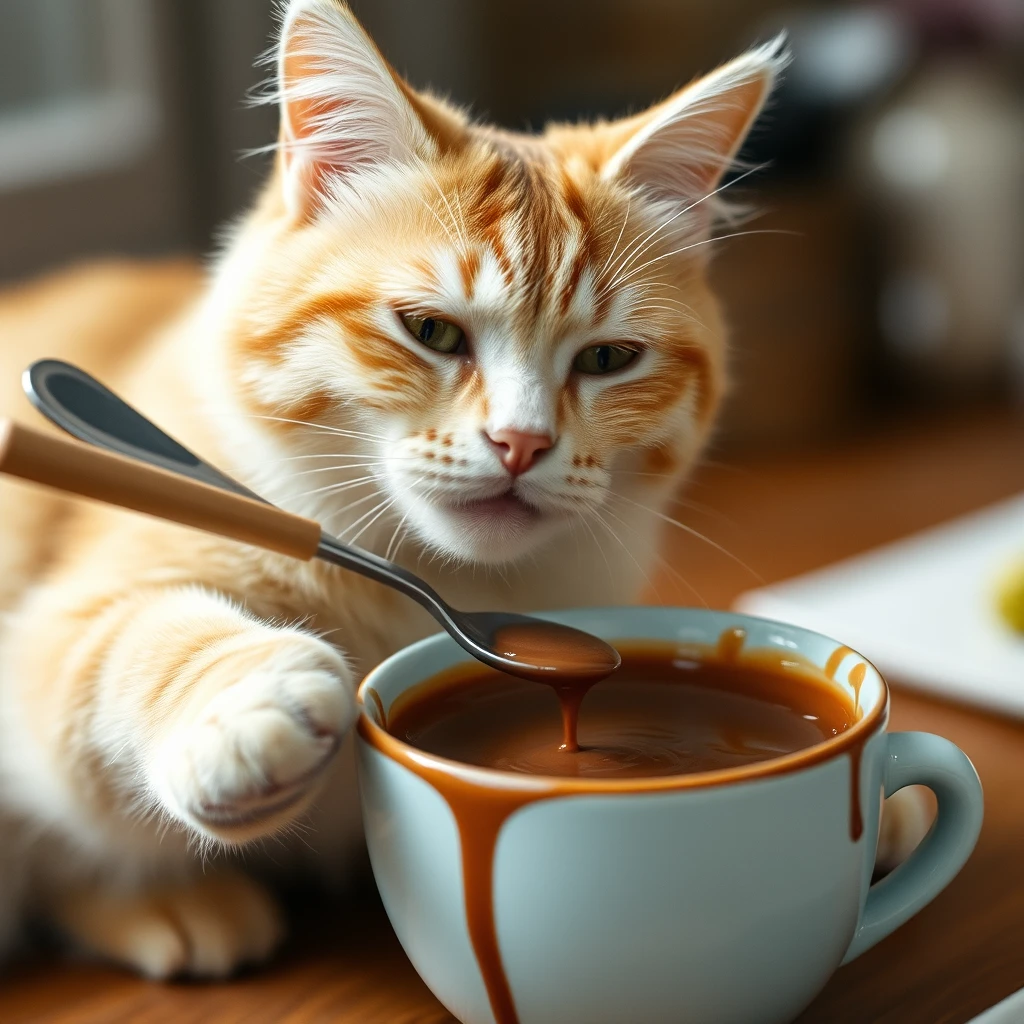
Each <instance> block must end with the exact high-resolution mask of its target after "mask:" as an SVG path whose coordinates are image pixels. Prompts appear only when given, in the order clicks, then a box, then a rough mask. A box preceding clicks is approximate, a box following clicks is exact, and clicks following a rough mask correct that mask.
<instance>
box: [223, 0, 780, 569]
mask: <svg viewBox="0 0 1024 1024" xmlns="http://www.w3.org/2000/svg"><path fill="white" fill-rule="evenodd" d="M783 62H784V58H783V57H782V56H780V54H779V48H778V46H777V45H776V44H772V45H769V46H766V47H763V48H760V49H757V50H753V51H751V52H749V53H747V54H746V55H744V56H742V57H740V58H738V59H737V60H735V61H733V62H732V63H730V64H728V65H726V66H724V67H723V68H721V69H719V70H718V71H716V72H714V73H713V74H711V75H709V76H707V77H705V78H703V79H700V80H698V81H696V82H695V83H694V84H692V85H690V86H688V87H687V88H685V89H683V90H682V91H680V92H678V93H676V94H675V95H673V96H672V97H670V98H669V99H668V100H666V101H664V102H663V103H660V104H658V105H656V106H654V107H652V108H651V109H650V110H648V111H646V112H644V113H642V114H639V115H636V116H634V117H631V118H628V119H626V120H621V121H616V122H607V123H600V124H596V125H585V126H554V127H550V128H549V129H547V131H546V132H545V133H544V134H542V135H540V136H524V135H514V134H511V133H506V132H503V131H499V130H495V129H493V128H489V127H483V126H477V125H474V124H472V123H470V122H469V121H468V120H467V118H466V117H465V116H464V115H463V114H461V113H460V112H458V111H456V110H453V109H451V108H450V107H449V106H447V105H445V104H443V103H441V102H440V101H438V100H436V99H434V98H432V97H429V96H426V95H423V94H420V93H417V92H414V91H413V90H412V89H411V88H410V87H409V86H408V85H407V84H406V83H405V82H404V81H403V80H402V79H401V78H399V77H398V75H397V74H396V73H395V72H394V70H393V69H392V68H391V67H390V66H389V65H388V63H387V62H386V61H385V60H384V58H383V57H382V56H381V54H380V53H379V52H378V50H377V49H376V47H375V46H374V44H373V42H372V41H371V40H370V39H369V37H368V36H367V35H366V33H365V32H364V31H363V29H362V28H361V26H360V25H359V24H358V22H357V21H356V20H355V18H354V17H353V15H352V14H351V13H350V11H349V10H348V8H347V7H346V6H345V5H344V4H343V3H341V2H339V0H293V2H292V3H290V4H289V5H288V7H287V10H286V12H285V17H284V22H283V26H282V34H281V40H280V43H279V47H278V51H277V57H276V67H277V101H278V102H279V103H280V108H281V133H280V142H279V148H278V154H277V166H276V170H275V173H274V176H273V179H272V181H271V184H270V186H269V189H268V191H267V193H266V194H265V195H264V197H263V199H262V201H261V203H260V205H259V206H258V208H257V210H256V211H255V212H254V213H253V214H252V215H251V217H250V218H249V220H248V222H247V223H246V224H245V225H243V227H242V228H241V230H240V231H239V233H238V234H237V236H236V239H235V241H234V245H233V248H232V250H231V252H230V254H229V256H228V258H227V260H226V261H225V269H224V273H223V274H222V280H221V283H220V286H219V288H218V292H217V294H218V296H219V298H218V300H217V301H218V302H219V303H220V309H221V315H222V316H223V317H224V322H225V324H226V333H227V336H228V338H229V345H228V348H227V352H226V358H227V363H226V367H227V370H228V376H229V378H230V380H231V381H232V384H233V388H234V392H235V396H236V398H237V401H238V403H239V404H240V405H241V407H242V408H243V410H244V412H245V413H246V414H247V415H248V416H250V417H252V418H253V422H257V423H259V424H260V427H259V429H260V431H261V433H262V436H263V437H265V438H267V439H269V440H270V441H271V442H272V445H273V448H274V451H275V453H276V454H275V457H274V459H272V460H270V463H269V464H268V465H269V468H268V471H267V475H266V479H265V480H264V481H263V484H264V486H267V487H271V489H272V491H273V496H274V497H276V498H277V499H278V500H281V501H283V502H284V503H285V504H290V505H291V506H292V507H295V508H298V509H301V510H303V511H306V512H307V513H312V514H316V515H318V516H319V517H320V518H321V519H322V520H323V521H324V522H325V524H326V525H327V526H328V527H329V528H333V529H334V530H336V531H338V532H341V533H342V534H343V537H344V539H348V540H353V539H356V538H357V537H358V538H359V539H360V543H366V542H367V539H368V538H370V537H372V536H374V535H375V534H376V531H377V527H378V526H381V525H383V524H385V523H386V524H387V526H388V529H387V535H393V530H394V528H395V527H396V526H397V524H398V523H399V522H401V523H402V524H403V527H406V528H408V529H410V530H412V531H413V532H414V533H415V534H416V535H417V536H418V537H419V539H420V541H421V542H423V543H424V544H426V545H427V546H429V547H431V548H433V549H435V550H437V551H440V552H443V553H445V554H447V555H451V556H454V557H457V558H459V559H465V560H471V561H474V562H504V561H509V560H514V559H516V558H518V557H520V556H522V555H524V554H526V553H529V552H531V551H533V550H535V549H536V548H537V547H538V546H540V545H541V544H543V543H546V542H549V541H551V540H552V539H553V538H554V537H555V536H557V535H558V534H559V533H563V532H567V531H568V530H569V529H570V528H572V527H573V526H576V527H579V528H585V529H587V530H591V529H599V526H598V525H597V524H598V523H600V520H601V518H602V517H605V516H616V515H618V514H623V513H625V511H626V510H628V509H629V508H630V507H632V505H635V504H636V503H640V504H644V503H645V502H649V501H651V500H656V497H657V496H658V495H661V496H662V497H663V492H664V491H665V490H666V489H668V488H670V487H671V486H673V485H674V484H675V483H676V482H677V481H678V477H679V476H680V475H681V474H682V473H683V472H684V471H685V469H686V468H687V467H688V466H689V465H690V464H691V462H692V460H693V459H694V457H695V455H696V453H697V452H698V450H699V448H700V446H701V444H702V442H703V441H704V439H705V437H706V435H707V432H708V429H709V426H710V424H711V422H712V420H713V417H714V414H715V411H716V408H717V406H718V403H719V399H720V396H721V393H722V389H723V360H724V339H723V328H722V324H721V321H720V318H719V314H718V310H717V307H716V304H715V302H714V299H713V297H712V296H711V294H710V293H709V291H708V287H707V284H706V281H705V265H706V261H707V255H708V250H709V246H708V245H707V244H706V243H707V242H708V239H709V232H710V229H711V225H712V221H713V216H714V207H715V202H716V200H715V191H716V189H717V188H718V187H719V184H720V181H721V178H722V175H723V173H724V172H725V170H726V169H727V168H728V167H729V165H730V163H731V161H732V159H733V157H734V155H735V153H736V151H737V149H738V148H739V146H740V143H741V142H742V140H743V138H744V136H745V134H746V133H747V131H748V129H749V128H750V126H751V124H752V123H753V121H754V119H755V118H756V116H757V114H758V112H759V111H760V109H761V106H762V104H763V103H764V101H765V99H766V97H767V95H768V93H769V92H770V90H771V87H772V84H773V81H774V79H775V77H776V75H777V73H778V71H779V69H780V67H781V65H782V63H783ZM257 417H262V419H256V418H257ZM652 496H654V497H652ZM630 503H632V505H631V504H630ZM617 510H618V511H617ZM371 524H374V525H373V529H372V530H371V532H369V533H364V532H363V529H364V528H369V527H370V526H371ZM342 527H344V529H342ZM381 535H383V534H381Z"/></svg>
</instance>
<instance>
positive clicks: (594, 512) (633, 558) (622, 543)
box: [590, 508, 661, 601]
mask: <svg viewBox="0 0 1024 1024" xmlns="http://www.w3.org/2000/svg"><path fill="white" fill-rule="evenodd" d="M605 511H608V510H607V509H606V510H605ZM590 513H591V515H593V517H594V518H595V519H596V520H597V521H598V522H599V523H600V524H601V525H602V526H603V527H604V528H605V529H606V530H607V531H608V533H609V534H611V536H612V537H613V538H614V539H615V541H616V542H617V543H618V545H619V547H621V548H622V550H623V551H625V552H626V555H627V556H628V557H629V559H630V561H632V563H633V564H634V565H635V566H636V567H637V569H638V570H639V571H640V575H641V576H643V578H644V579H645V580H646V581H647V586H649V587H650V588H651V589H652V590H653V591H654V592H655V596H656V597H657V598H658V600H659V601H660V600H661V595H660V594H659V593H658V591H657V588H656V587H655V585H654V584H653V583H652V582H651V577H650V576H648V575H647V570H646V569H644V567H643V566H642V565H641V564H640V563H639V562H638V561H637V559H636V556H635V555H634V554H633V552H632V551H630V550H629V548H628V547H627V546H626V542H625V541H624V540H623V539H622V538H621V537H620V536H619V535H618V534H617V533H616V532H615V531H614V530H613V529H612V528H611V526H610V525H609V524H608V523H607V522H605V519H604V517H603V516H602V515H601V511H600V509H597V508H592V509H591V510H590Z"/></svg>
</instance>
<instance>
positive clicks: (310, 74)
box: [277, 0, 440, 220]
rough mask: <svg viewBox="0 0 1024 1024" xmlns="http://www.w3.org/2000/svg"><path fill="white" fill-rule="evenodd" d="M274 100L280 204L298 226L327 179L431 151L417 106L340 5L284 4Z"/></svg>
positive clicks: (334, 1) (335, 0) (330, 1)
mask: <svg viewBox="0 0 1024 1024" xmlns="http://www.w3.org/2000/svg"><path fill="white" fill-rule="evenodd" d="M277 97H278V101H279V103H280V108H281V134H280V141H279V149H280V153H281V157H280V159H281V162H282V172H283V187H284V199H285V203H286V205H287V207H288V211H289V213H290V214H291V215H292V216H293V217H295V218H296V219H298V220H304V219H307V218H308V217H310V216H312V215H313V214H314V213H315V212H316V211H317V209H318V208H319V207H320V205H321V204H322V203H323V200H324V198H325V197H326V196H327V195H328V194H329V192H330V188H331V184H332V180H341V179H343V178H344V177H345V175H348V174H351V173H353V172H354V171H356V170H359V169H361V168H365V167H368V166H372V165H374V164H380V163H387V162H395V161H399V162H401V161H405V160H409V159H412V158H414V157H416V156H427V155H429V154H430V153H431V152H433V147H434V146H435V145H436V140H435V137H434V135H433V134H432V133H431V132H430V131H429V130H428V128H427V125H426V124H425V123H424V120H423V117H422V116H421V115H420V113H418V112H417V109H415V108H414V106H413V103H414V102H415V103H417V105H420V106H421V105H422V102H423V101H422V100H421V99H420V98H419V97H416V96H415V94H413V93H412V90H410V89H409V87H408V86H407V85H406V84H405V83H404V82H403V81H402V79H401V78H400V77H399V75H398V74H397V73H396V72H395V71H394V70H393V69H392V67H391V66H390V65H389V64H388V62H387V61H386V60H385V59H384V57H383V56H382V54H381V52H380V51H379V50H378V49H377V47H376V45H375V44H374V42H373V40H372V39H371V38H370V36H369V35H368V34H367V33H366V31H365V29H364V28H363V27H362V25H360V24H359V22H358V21H357V20H356V18H355V15H353V13H352V12H351V10H349V7H348V4H346V3H344V2H342V0H289V3H288V5H287V7H286V8H285V10H284V20H283V24H282V27H281V37H280V43H279V45H278V51H277ZM424 113H429V111H428V110H426V108H424ZM438 116H440V115H438Z"/></svg>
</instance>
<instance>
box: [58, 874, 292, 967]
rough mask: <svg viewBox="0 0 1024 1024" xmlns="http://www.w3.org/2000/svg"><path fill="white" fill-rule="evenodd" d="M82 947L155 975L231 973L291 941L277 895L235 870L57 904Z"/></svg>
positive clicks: (92, 893) (86, 894) (61, 922)
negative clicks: (180, 882)
mask: <svg viewBox="0 0 1024 1024" xmlns="http://www.w3.org/2000/svg"><path fill="white" fill-rule="evenodd" d="M53 912H54V918H55V922H56V923H57V925H58V926H59V927H61V928H62V929H63V930H64V931H65V932H66V933H67V934H68V935H69V936H70V937H71V938H72V939H73V940H74V941H75V942H76V943H77V944H78V945H80V946H82V947H84V948H85V949H86V950H88V951H90V952H92V953H95V954H97V955H99V956H102V957H105V958H106V959H110V960H116V961H118V962H120V963H123V964H126V965H127V966H129V967H131V968H133V969H134V970H137V971H139V972H140V973H141V974H144V975H146V977H149V978H156V979H165V978H173V977H177V976H181V975H189V976H192V977H197V978H224V977H227V976H228V975H229V974H232V973H234V972H235V971H236V970H237V969H238V968H239V967H242V966H244V965H245V964H254V963H260V962H261V961H263V960H266V959H267V958H268V957H269V956H270V954H271V953H273V951H274V950H275V949H276V948H277V946H278V945H279V944H280V942H281V940H282V938H284V933H285V928H284V922H283V919H282V916H281V913H280V910H279V909H278V906H277V904H276V903H275V901H274V899H273V897H271V895H270V894H269V893H268V892H267V891H266V890H265V889H264V888H263V887H262V886H261V885H259V884H258V883H257V882H254V881H253V880H252V879H250V878H247V877H245V876H244V875H239V874H234V873H219V874H211V875H206V876H203V877H202V878H199V879H196V880H194V881H192V882H188V883H184V884H181V885H176V886H167V887H160V888H153V889H147V890H144V891H142V892H130V893H114V892H109V891H104V890H89V891H80V892H76V893H74V894H72V895H70V896H67V897H66V898H65V899H64V900H63V901H62V902H61V903H60V904H58V905H55V906H54V908H53Z"/></svg>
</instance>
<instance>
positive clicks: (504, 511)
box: [410, 494, 565, 565]
mask: <svg viewBox="0 0 1024 1024" xmlns="http://www.w3.org/2000/svg"><path fill="white" fill-rule="evenodd" d="M410 519H411V520H415V526H416V527H417V528H418V532H419V533H420V535H421V536H422V537H423V538H424V540H426V541H427V542H428V544H429V545H430V546H431V547H434V548H438V549H441V550H443V551H444V552H446V553H447V554H450V555H453V556H454V557H456V558H458V559H460V560H462V561H465V562H475V563H477V564H486V565H502V564H504V563H508V562H514V561H516V560H517V559H518V558H521V557H523V556H524V555H526V554H528V553H530V552H532V551H533V550H535V549H536V548H537V547H538V546H540V545H541V544H542V543H543V542H544V541H546V540H547V539H549V538H550V537H551V535H552V534H553V533H554V532H556V531H557V530H558V529H560V528H561V527H562V526H564V522H565V521H564V518H563V517H562V516H559V515H557V514H555V513H551V512H546V511H544V510H542V509H539V508H537V507H535V506H534V505H531V504H529V503H527V502H525V501H523V500H522V499H521V498H518V497H517V496H515V495H513V494H504V495H501V496H498V497H494V498H482V499H478V500H475V501H460V502H452V503H447V502H445V503H441V502H435V503H432V504H431V505H430V506H428V507H423V506H420V507H418V508H416V509H415V510H414V511H413V512H412V514H411V515H410Z"/></svg>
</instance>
